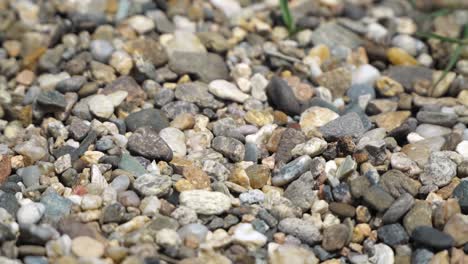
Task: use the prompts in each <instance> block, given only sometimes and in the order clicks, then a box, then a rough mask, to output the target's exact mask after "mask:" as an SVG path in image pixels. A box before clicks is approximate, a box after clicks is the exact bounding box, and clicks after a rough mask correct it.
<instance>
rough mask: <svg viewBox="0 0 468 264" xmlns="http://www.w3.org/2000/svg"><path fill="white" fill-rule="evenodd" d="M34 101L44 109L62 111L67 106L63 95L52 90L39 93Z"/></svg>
mask: <svg viewBox="0 0 468 264" xmlns="http://www.w3.org/2000/svg"><path fill="white" fill-rule="evenodd" d="M36 101H37V103H38V104H39V105H40V106H42V107H43V108H44V110H46V111H62V110H64V109H65V107H66V106H67V101H66V100H65V96H64V95H63V94H61V93H59V92H57V91H54V90H52V91H45V92H42V93H40V94H39V96H38V97H37V99H36Z"/></svg>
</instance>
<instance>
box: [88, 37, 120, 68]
mask: <svg viewBox="0 0 468 264" xmlns="http://www.w3.org/2000/svg"><path fill="white" fill-rule="evenodd" d="M89 48H90V51H91V54H92V55H93V57H94V59H95V60H98V61H100V62H102V63H106V62H107V61H108V60H109V58H110V56H111V55H112V52H113V51H114V47H113V46H112V44H111V43H109V42H108V41H106V40H102V39H97V40H93V41H91V43H90V45H89Z"/></svg>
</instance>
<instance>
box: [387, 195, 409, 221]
mask: <svg viewBox="0 0 468 264" xmlns="http://www.w3.org/2000/svg"><path fill="white" fill-rule="evenodd" d="M413 205H414V198H413V196H411V194H409V193H403V194H402V195H400V197H398V199H397V200H396V201H395V202H394V203H393V204H392V205H391V206H390V208H388V210H387V211H386V212H385V214H384V215H383V216H382V221H383V222H384V223H385V224H391V223H396V222H397V221H399V220H400V219H401V218H402V217H403V216H404V215H405V214H406V212H408V211H409V210H410V209H411V207H413Z"/></svg>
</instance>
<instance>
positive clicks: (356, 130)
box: [319, 112, 366, 141]
mask: <svg viewBox="0 0 468 264" xmlns="http://www.w3.org/2000/svg"><path fill="white" fill-rule="evenodd" d="M319 130H320V132H321V133H322V135H323V137H324V138H325V139H326V140H327V141H335V140H338V138H341V137H344V136H352V137H359V136H361V135H362V134H364V132H366V129H365V128H364V125H363V124H362V121H361V118H360V117H359V115H358V114H357V113H354V112H352V113H349V114H346V115H344V116H340V117H339V118H337V119H335V120H333V121H330V122H329V123H327V124H326V125H324V126H322V127H321V128H320V129H319Z"/></svg>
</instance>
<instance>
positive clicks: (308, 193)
mask: <svg viewBox="0 0 468 264" xmlns="http://www.w3.org/2000/svg"><path fill="white" fill-rule="evenodd" d="M314 186H315V180H314V176H313V175H312V173H311V172H306V173H304V174H303V175H302V176H300V177H299V178H298V179H297V180H295V181H293V182H291V183H290V184H289V185H288V187H287V188H286V190H285V191H284V197H286V198H288V199H289V200H291V202H293V204H294V205H296V206H297V207H300V208H301V209H302V210H303V211H306V210H309V209H310V207H311V206H312V204H313V203H314V201H315V199H316V198H317V195H316V194H315V192H314V191H313V188H314Z"/></svg>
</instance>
